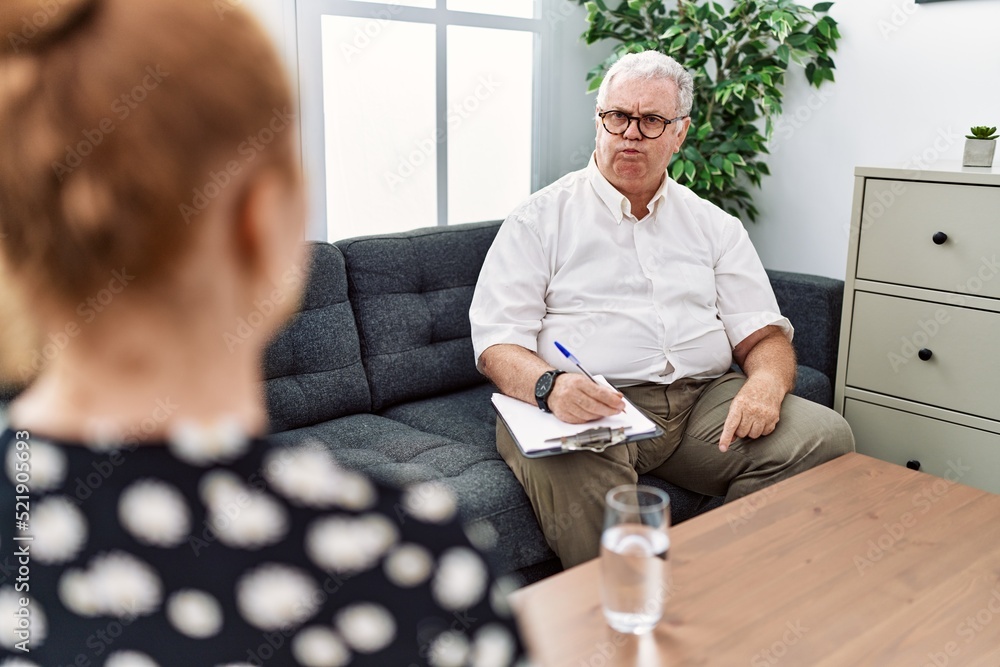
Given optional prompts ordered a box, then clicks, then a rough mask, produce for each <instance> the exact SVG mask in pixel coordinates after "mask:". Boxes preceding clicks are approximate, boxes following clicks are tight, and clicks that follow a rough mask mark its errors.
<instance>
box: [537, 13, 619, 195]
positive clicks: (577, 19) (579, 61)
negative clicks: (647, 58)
mask: <svg viewBox="0 0 1000 667" xmlns="http://www.w3.org/2000/svg"><path fill="white" fill-rule="evenodd" d="M543 8H544V12H543V16H544V17H545V19H546V29H547V31H548V32H547V33H545V34H544V35H543V38H544V39H546V40H551V41H549V42H547V43H548V44H549V48H551V49H552V52H551V54H550V61H551V62H552V63H553V67H554V68H555V69H556V72H557V74H556V76H555V77H554V79H555V85H554V87H553V90H552V103H551V105H550V114H549V118H547V119H546V121H545V123H543V129H542V133H543V142H542V165H541V177H542V178H541V181H542V183H543V184H548V183H551V182H552V181H554V180H556V179H558V178H559V177H560V176H562V175H563V174H565V173H567V172H570V171H573V170H575V169H581V168H583V167H585V166H586V165H587V161H588V160H590V154H591V153H593V152H594V136H595V134H594V107H595V104H596V103H597V94H596V93H590V94H587V92H586V90H587V85H588V84H587V72H589V71H590V70H591V69H593V68H594V66H595V65H597V63H599V62H601V61H602V60H604V59H605V58H606V57H607V56H608V55H609V54H610V53H611V50H612V48H613V47H614V44H613V43H611V42H607V41H605V42H602V43H600V44H595V45H594V46H587V45H586V44H585V43H584V42H583V39H581V37H580V35H581V34H582V33H583V31H584V29H586V27H587V12H586V10H585V9H584V8H583V7H581V6H580V5H578V4H576V3H575V2H571V1H570V0H543Z"/></svg>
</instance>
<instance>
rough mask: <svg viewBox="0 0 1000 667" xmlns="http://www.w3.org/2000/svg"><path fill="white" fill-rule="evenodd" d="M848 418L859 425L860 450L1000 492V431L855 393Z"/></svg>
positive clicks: (853, 426)
mask: <svg viewBox="0 0 1000 667" xmlns="http://www.w3.org/2000/svg"><path fill="white" fill-rule="evenodd" d="M844 418H845V419H847V421H848V422H849V423H850V425H851V430H852V431H854V440H855V443H856V445H857V450H858V452H860V453H861V454H867V455H868V456H873V457H875V458H877V459H882V460H883V461H889V462H890V463H898V464H899V465H906V462H907V461H911V460H912V461H919V462H920V470H921V471H923V472H929V473H931V474H932V475H938V476H942V477H946V478H947V479H950V480H952V481H958V482H961V483H962V484H967V485H969V486H974V487H976V488H979V489H983V490H984V491H989V492H991V493H1000V435H997V434H996V433H989V432H987V431H980V430H979V429H974V428H969V427H967V426H960V425H958V424H950V423H948V422H944V421H940V420H937V419H931V418H930V417H923V416H920V415H915V414H911V413H909V412H902V411H900V410H893V409H892V408H885V407H882V406H880V405H872V404H871V403H865V402H864V401H858V400H855V399H852V398H849V399H847V400H846V401H845V402H844Z"/></svg>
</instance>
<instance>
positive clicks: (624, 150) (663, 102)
mask: <svg viewBox="0 0 1000 667" xmlns="http://www.w3.org/2000/svg"><path fill="white" fill-rule="evenodd" d="M611 110H615V111H622V112H624V113H626V114H628V115H629V116H649V115H653V116H659V117H660V118H665V119H668V120H669V119H671V118H676V117H677V116H678V108H677V85H676V84H675V83H674V82H673V81H670V80H668V79H643V78H624V79H623V78H620V77H616V78H615V79H614V81H612V82H611V86H610V88H609V89H608V95H607V100H606V102H605V108H603V109H598V111H611ZM690 123H691V120H690V119H689V118H685V119H684V120H682V121H676V122H675V123H671V124H670V125H667V127H666V129H665V130H664V131H663V134H661V135H660V136H659V137H657V138H656V139H647V138H645V137H643V136H642V134H640V133H639V128H638V127H637V123H636V121H634V120H633V121H632V122H631V123H630V124H629V127H628V129H627V130H626V131H625V134H620V135H616V134H611V133H610V132H608V131H606V130H605V129H604V127H603V125H602V124H601V119H600V118H598V119H597V166H598V168H599V169H600V170H601V173H602V174H604V177H605V178H606V179H608V181H609V182H610V183H611V184H612V185H614V186H615V187H616V188H617V189H618V190H620V191H621V192H623V193H625V194H629V193H633V192H644V191H646V190H649V193H648V194H650V195H652V193H653V191H655V190H656V188H658V187H659V185H660V181H661V179H662V178H663V174H664V172H665V171H666V169H667V165H668V164H669V163H670V158H671V157H672V156H673V154H674V153H676V152H677V151H678V150H680V147H681V144H683V143H684V138H685V137H686V136H687V129H688V125H690ZM678 130H679V131H680V134H678Z"/></svg>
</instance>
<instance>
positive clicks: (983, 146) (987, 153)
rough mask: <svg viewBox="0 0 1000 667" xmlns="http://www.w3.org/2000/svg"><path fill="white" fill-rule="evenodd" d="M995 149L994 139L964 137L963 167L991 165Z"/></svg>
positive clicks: (995, 142)
mask: <svg viewBox="0 0 1000 667" xmlns="http://www.w3.org/2000/svg"><path fill="white" fill-rule="evenodd" d="M996 149H997V140H996V139H966V140H965V155H964V156H963V157H962V166H963V167H992V166H993V153H995V152H996Z"/></svg>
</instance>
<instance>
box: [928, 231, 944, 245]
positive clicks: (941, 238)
mask: <svg viewBox="0 0 1000 667" xmlns="http://www.w3.org/2000/svg"><path fill="white" fill-rule="evenodd" d="M931 240H932V241H934V243H937V244H938V245H941V244H942V243H944V242H945V241H947V240H948V235H947V234H945V233H944V232H937V233H936V234H934V236H932V237H931Z"/></svg>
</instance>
